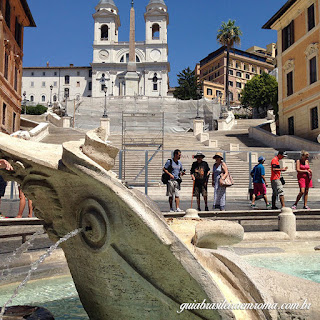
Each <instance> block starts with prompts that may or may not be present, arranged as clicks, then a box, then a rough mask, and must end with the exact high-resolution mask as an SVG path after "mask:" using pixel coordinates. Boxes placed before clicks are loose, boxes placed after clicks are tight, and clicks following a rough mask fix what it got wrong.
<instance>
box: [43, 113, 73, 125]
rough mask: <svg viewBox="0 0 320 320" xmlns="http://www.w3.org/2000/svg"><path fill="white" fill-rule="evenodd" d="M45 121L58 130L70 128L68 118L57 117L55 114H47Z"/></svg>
mask: <svg viewBox="0 0 320 320" xmlns="http://www.w3.org/2000/svg"><path fill="white" fill-rule="evenodd" d="M47 120H48V121H49V122H50V123H52V124H53V125H55V126H56V127H60V128H70V120H71V118H70V117H62V118H61V117H59V116H58V115H57V114H55V113H52V112H49V113H48V116H47Z"/></svg>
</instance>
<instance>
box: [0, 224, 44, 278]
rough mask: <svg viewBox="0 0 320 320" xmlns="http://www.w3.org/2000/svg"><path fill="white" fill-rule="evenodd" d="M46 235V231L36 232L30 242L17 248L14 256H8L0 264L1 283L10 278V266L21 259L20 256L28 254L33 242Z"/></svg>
mask: <svg viewBox="0 0 320 320" xmlns="http://www.w3.org/2000/svg"><path fill="white" fill-rule="evenodd" d="M44 233H45V230H44V229H41V230H39V231H37V232H35V233H34V234H33V235H32V236H31V237H30V239H29V240H28V241H26V242H25V243H23V244H22V245H21V246H20V247H19V248H17V249H16V250H15V251H14V252H13V253H12V255H10V256H8V257H7V258H6V259H4V260H3V261H1V262H0V267H1V268H2V270H0V281H1V280H2V281H3V280H7V279H8V278H9V277H10V274H11V268H10V264H12V262H14V261H15V260H17V259H19V258H20V256H21V255H22V254H23V253H24V252H26V251H27V250H28V249H29V248H30V247H32V246H33V241H34V240H35V239H36V238H37V237H38V236H41V235H42V234H44Z"/></svg>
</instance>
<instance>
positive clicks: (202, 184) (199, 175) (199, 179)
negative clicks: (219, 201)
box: [190, 152, 210, 211]
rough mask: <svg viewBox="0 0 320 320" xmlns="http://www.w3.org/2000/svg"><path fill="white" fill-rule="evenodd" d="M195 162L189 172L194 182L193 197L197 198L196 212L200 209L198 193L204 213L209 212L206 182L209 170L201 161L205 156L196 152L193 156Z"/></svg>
mask: <svg viewBox="0 0 320 320" xmlns="http://www.w3.org/2000/svg"><path fill="white" fill-rule="evenodd" d="M193 157H194V158H195V159H197V161H195V162H193V164H192V166H191V170H190V174H191V178H192V180H193V181H194V189H193V196H195V197H197V204H198V211H201V208H200V193H201V194H202V196H203V199H204V204H205V211H209V208H208V192H207V187H208V180H209V175H210V168H209V165H208V163H207V162H206V161H203V158H205V155H204V154H203V153H202V152H197V154H195V155H194V156H193Z"/></svg>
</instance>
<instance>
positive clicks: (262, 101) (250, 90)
mask: <svg viewBox="0 0 320 320" xmlns="http://www.w3.org/2000/svg"><path fill="white" fill-rule="evenodd" d="M240 102H241V104H242V105H243V106H244V107H245V108H248V107H252V108H255V109H257V111H258V113H259V114H261V113H264V114H265V113H266V112H267V110H268V109H270V107H272V108H273V110H274V114H275V116H276V119H277V118H278V82H277V80H276V78H275V77H274V76H271V75H269V74H268V73H265V72H263V73H262V74H261V75H256V76H254V77H253V78H252V79H251V80H249V81H248V82H247V83H246V85H245V87H244V88H243V90H242V91H241V98H240Z"/></svg>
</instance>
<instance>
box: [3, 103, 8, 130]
mask: <svg viewBox="0 0 320 320" xmlns="http://www.w3.org/2000/svg"><path fill="white" fill-rule="evenodd" d="M6 114H7V105H6V104H5V103H3V105H2V124H3V125H5V124H6Z"/></svg>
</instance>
